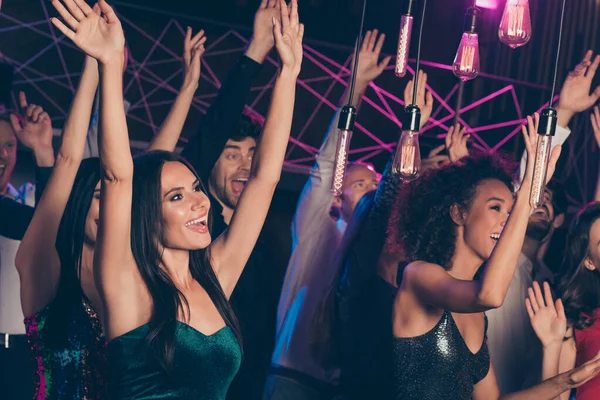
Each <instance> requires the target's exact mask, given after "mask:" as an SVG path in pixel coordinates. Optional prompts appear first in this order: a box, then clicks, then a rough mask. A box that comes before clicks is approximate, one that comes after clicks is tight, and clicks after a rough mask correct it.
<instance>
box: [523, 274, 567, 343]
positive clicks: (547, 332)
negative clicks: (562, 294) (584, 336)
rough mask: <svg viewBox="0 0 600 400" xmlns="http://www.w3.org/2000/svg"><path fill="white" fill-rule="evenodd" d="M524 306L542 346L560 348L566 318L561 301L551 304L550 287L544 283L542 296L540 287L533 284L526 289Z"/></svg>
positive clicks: (535, 283) (564, 331)
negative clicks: (526, 294)
mask: <svg viewBox="0 0 600 400" xmlns="http://www.w3.org/2000/svg"><path fill="white" fill-rule="evenodd" d="M525 306H526V308H527V313H528V314H529V320H530V321H531V326H532V327H533V330H534V331H535V334H536V335H537V337H538V338H539V339H540V342H542V346H544V347H549V346H551V345H558V346H560V345H561V344H562V342H563V340H564V338H565V334H566V332H567V317H565V309H564V307H563V304H562V301H561V300H560V299H557V300H556V303H555V302H553V300H552V293H551V292H550V285H548V283H547V282H544V294H543V295H542V291H541V290H540V285H539V284H538V283H537V282H533V286H532V287H530V288H529V289H528V297H527V299H525Z"/></svg>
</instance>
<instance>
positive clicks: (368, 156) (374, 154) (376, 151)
mask: <svg viewBox="0 0 600 400" xmlns="http://www.w3.org/2000/svg"><path fill="white" fill-rule="evenodd" d="M382 152H383V150H381V149H380V150H375V151H373V152H371V153H369V154H367V155H365V156H363V157H361V158H359V159H358V160H356V161H357V162H364V161H366V160H368V159H369V158H372V157H375V156H376V155H378V154H381V153H382Z"/></svg>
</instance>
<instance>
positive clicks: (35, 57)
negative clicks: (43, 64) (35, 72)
mask: <svg viewBox="0 0 600 400" xmlns="http://www.w3.org/2000/svg"><path fill="white" fill-rule="evenodd" d="M55 46H58V41H56V42H52V43H50V44H49V45H48V46H46V47H44V48H43V49H42V50H40V51H38V52H37V53H35V54H34V55H33V56H32V57H31V58H29V60H27V61H25V62H24V63H19V64H20V65H19V67H18V68H17V69H15V72H21V70H22V69H23V68H25V67H28V66H29V65H30V64H31V63H32V62H34V61H35V60H37V59H38V58H40V57H41V56H43V55H44V54H46V53H47V52H48V50H50V49H51V48H53V47H55Z"/></svg>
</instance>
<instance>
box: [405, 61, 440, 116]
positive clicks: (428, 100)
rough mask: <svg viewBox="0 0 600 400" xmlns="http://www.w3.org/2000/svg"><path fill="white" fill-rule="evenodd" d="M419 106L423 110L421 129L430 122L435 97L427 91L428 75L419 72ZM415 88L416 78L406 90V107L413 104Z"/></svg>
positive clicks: (409, 83) (421, 71)
mask: <svg viewBox="0 0 600 400" xmlns="http://www.w3.org/2000/svg"><path fill="white" fill-rule="evenodd" d="M417 85H418V87H417V106H418V107H419V109H420V110H421V128H422V127H423V126H425V124H426V123H427V121H428V120H429V116H430V115H431V112H432V111H433V96H432V95H431V92H430V91H428V90H425V89H426V87H427V74H426V73H425V72H423V70H419V82H418V83H417ZM414 86H415V80H414V78H413V79H411V80H410V81H409V82H408V84H407V85H406V88H405V89H404V105H405V106H406V105H408V104H412V96H413V88H414Z"/></svg>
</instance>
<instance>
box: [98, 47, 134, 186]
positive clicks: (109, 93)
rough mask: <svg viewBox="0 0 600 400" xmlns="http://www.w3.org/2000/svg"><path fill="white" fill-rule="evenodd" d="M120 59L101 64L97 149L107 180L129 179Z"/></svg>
mask: <svg viewBox="0 0 600 400" xmlns="http://www.w3.org/2000/svg"><path fill="white" fill-rule="evenodd" d="M122 68H123V59H122V57H121V58H117V60H115V61H113V62H111V63H109V64H104V65H102V66H101V69H100V71H101V74H102V82H101V91H102V93H101V96H100V99H101V107H100V122H101V126H100V134H99V139H98V141H99V146H98V147H99V150H100V161H101V164H102V168H103V170H104V178H105V179H108V180H109V181H113V180H115V181H119V180H124V179H130V178H132V176H133V160H132V158H131V150H130V148H129V135H128V132H127V121H126V119H125V111H124V105H123V73H122Z"/></svg>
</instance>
